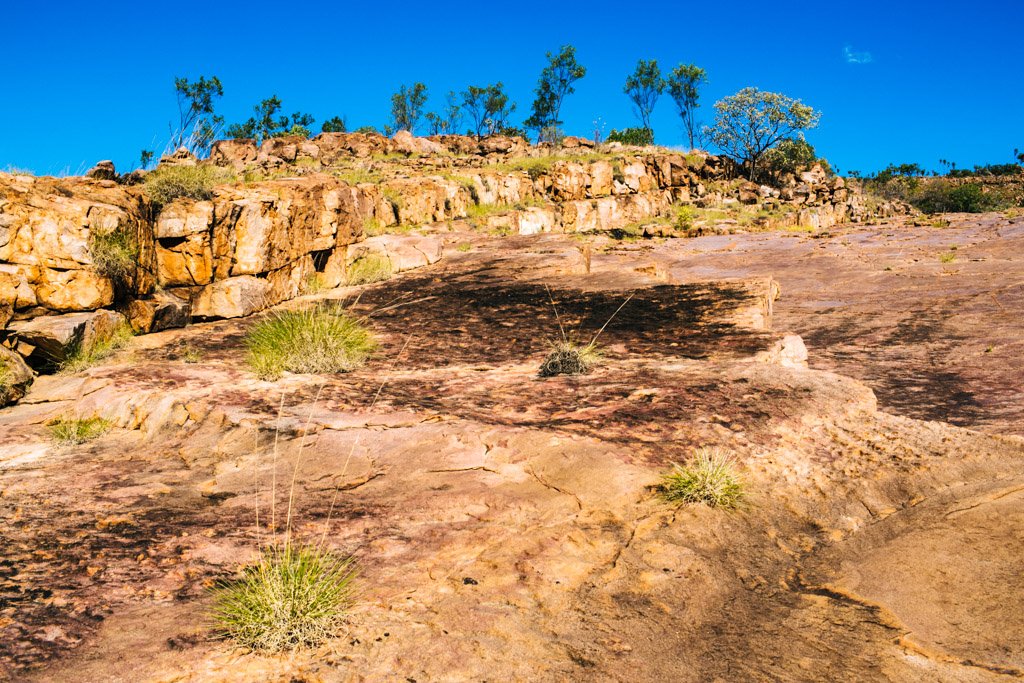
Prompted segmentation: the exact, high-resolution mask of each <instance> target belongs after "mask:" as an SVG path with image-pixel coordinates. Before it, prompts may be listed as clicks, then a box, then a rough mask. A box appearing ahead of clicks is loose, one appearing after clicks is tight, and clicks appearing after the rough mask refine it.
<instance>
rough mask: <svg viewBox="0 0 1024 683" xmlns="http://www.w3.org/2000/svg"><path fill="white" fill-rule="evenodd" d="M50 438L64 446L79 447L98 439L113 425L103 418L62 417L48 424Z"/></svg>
mask: <svg viewBox="0 0 1024 683" xmlns="http://www.w3.org/2000/svg"><path fill="white" fill-rule="evenodd" d="M46 426H47V428H48V429H49V430H50V437H51V438H52V439H53V440H54V442H56V443H58V444H60V445H63V446H68V445H77V444H82V443H85V442H86V441H92V440H93V439H97V438H99V437H101V436H103V435H104V434H106V433H107V431H109V430H110V427H111V423H110V422H109V421H108V420H104V419H103V418H101V417H87V418H67V417H60V418H57V419H56V420H53V421H52V422H50V423H48V424H47V425H46Z"/></svg>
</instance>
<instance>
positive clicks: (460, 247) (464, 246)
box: [455, 242, 473, 253]
mask: <svg viewBox="0 0 1024 683" xmlns="http://www.w3.org/2000/svg"><path fill="white" fill-rule="evenodd" d="M472 248H473V245H472V244H470V243H469V242H459V243H458V244H456V245H455V251H460V252H462V253H466V252H467V251H469V250H471V249H472Z"/></svg>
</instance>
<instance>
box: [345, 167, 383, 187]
mask: <svg viewBox="0 0 1024 683" xmlns="http://www.w3.org/2000/svg"><path fill="white" fill-rule="evenodd" d="M334 176H335V177H336V178H338V179H339V180H344V181H345V182H346V183H348V184H349V185H359V184H360V183H373V184H377V183H379V182H380V181H381V180H383V178H382V177H381V176H380V174H379V173H373V172H372V171H367V170H366V169H365V168H354V169H351V170H348V171H335V172H334Z"/></svg>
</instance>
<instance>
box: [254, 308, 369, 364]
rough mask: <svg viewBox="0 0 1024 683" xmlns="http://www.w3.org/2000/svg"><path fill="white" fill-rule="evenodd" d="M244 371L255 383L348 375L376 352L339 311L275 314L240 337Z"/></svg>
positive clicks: (354, 323) (360, 327)
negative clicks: (248, 371) (258, 380)
mask: <svg viewBox="0 0 1024 683" xmlns="http://www.w3.org/2000/svg"><path fill="white" fill-rule="evenodd" d="M245 345H246V347H247V349H248V358H247V360H248V363H249V366H250V367H251V368H252V369H253V370H254V371H255V372H256V374H257V375H258V376H259V377H260V378H261V379H269V380H274V379H277V378H278V377H280V376H281V374H282V373H283V372H285V371H288V372H296V373H322V372H324V373H333V372H349V371H351V370H354V369H356V368H358V367H359V366H361V365H362V364H363V363H365V362H366V360H367V358H369V356H370V354H371V353H372V352H373V351H374V349H375V348H376V347H377V342H376V340H375V339H374V337H373V335H372V334H371V333H370V331H369V330H368V329H366V327H365V326H364V325H363V324H362V323H361V322H360V321H359V320H357V319H356V318H354V317H352V316H350V315H347V314H346V313H345V312H344V311H343V310H342V309H341V308H340V307H338V306H334V305H326V304H321V305H318V306H315V307H312V308H305V309H299V310H292V311H279V312H276V313H273V314H271V315H269V316H268V317H266V318H265V319H263V320H261V321H259V322H257V323H256V324H255V325H253V326H252V329H250V330H249V333H248V334H247V335H246V337H245Z"/></svg>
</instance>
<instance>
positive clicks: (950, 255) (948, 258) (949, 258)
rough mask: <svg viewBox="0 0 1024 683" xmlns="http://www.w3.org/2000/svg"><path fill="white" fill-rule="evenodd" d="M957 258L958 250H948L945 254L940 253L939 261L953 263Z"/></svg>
mask: <svg viewBox="0 0 1024 683" xmlns="http://www.w3.org/2000/svg"><path fill="white" fill-rule="evenodd" d="M955 260H956V252H954V251H948V252H946V253H944V254H939V262H941V263H952V262H953V261H955Z"/></svg>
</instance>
